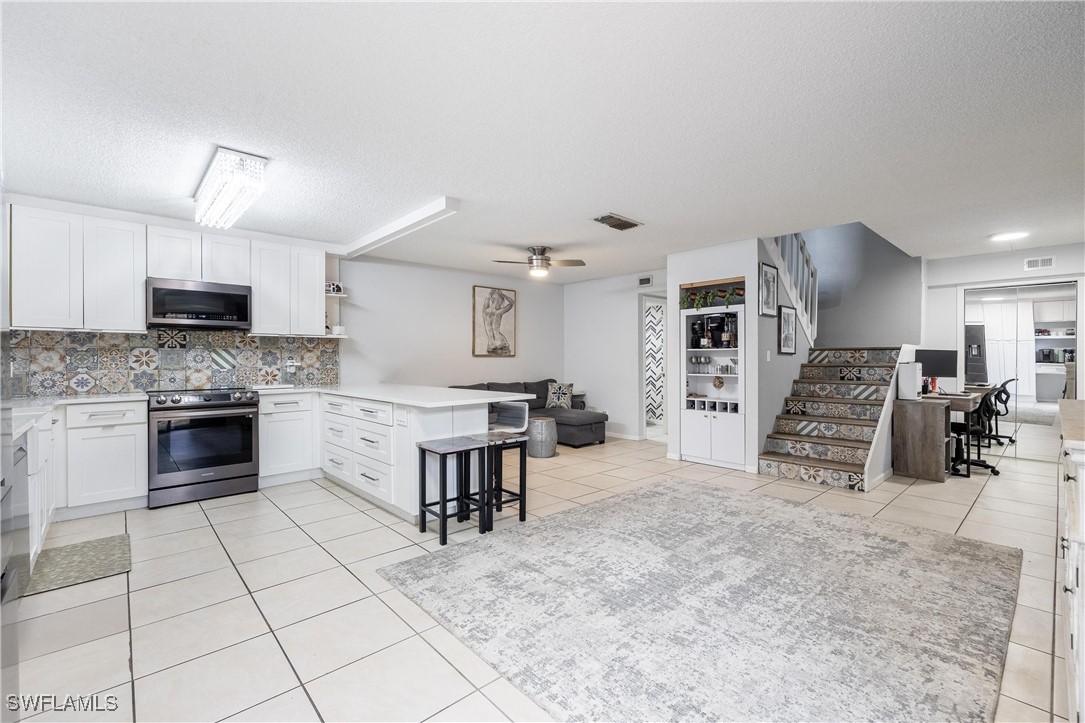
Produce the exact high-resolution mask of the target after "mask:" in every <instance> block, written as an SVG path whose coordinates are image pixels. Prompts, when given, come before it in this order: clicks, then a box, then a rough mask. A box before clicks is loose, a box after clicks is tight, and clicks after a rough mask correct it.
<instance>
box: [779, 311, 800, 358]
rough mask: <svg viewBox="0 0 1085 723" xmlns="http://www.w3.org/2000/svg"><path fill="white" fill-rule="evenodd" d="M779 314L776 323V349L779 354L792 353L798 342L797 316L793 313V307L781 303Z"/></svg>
mask: <svg viewBox="0 0 1085 723" xmlns="http://www.w3.org/2000/svg"><path fill="white" fill-rule="evenodd" d="M779 316H780V321H779V322H778V324H777V326H778V327H779V342H778V344H777V350H778V351H779V352H780V353H781V354H794V353H795V351H796V349H797V348H798V344H799V336H798V332H799V329H798V324H799V317H798V316H797V315H796V314H795V307H793V306H783V305H781V306H780V308H779Z"/></svg>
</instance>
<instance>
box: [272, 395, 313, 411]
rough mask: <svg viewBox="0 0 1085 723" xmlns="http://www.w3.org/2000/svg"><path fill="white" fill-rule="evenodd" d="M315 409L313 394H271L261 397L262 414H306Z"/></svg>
mask: <svg viewBox="0 0 1085 723" xmlns="http://www.w3.org/2000/svg"><path fill="white" fill-rule="evenodd" d="M312 408H313V395H312V394H269V395H267V396H266V397H260V414H267V413H268V412H304V411H305V410H307V409H312Z"/></svg>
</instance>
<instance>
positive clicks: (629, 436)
mask: <svg viewBox="0 0 1085 723" xmlns="http://www.w3.org/2000/svg"><path fill="white" fill-rule="evenodd" d="M607 436H608V437H614V438H615V439H630V440H632V441H634V442H640V441H642V440H643V439H644V437H641V436H638V435H636V434H618V433H617V432H610V431H608V432H607Z"/></svg>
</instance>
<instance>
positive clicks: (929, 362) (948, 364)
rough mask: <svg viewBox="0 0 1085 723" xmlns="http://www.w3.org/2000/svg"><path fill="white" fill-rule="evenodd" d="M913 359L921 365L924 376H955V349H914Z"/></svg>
mask: <svg viewBox="0 0 1085 723" xmlns="http://www.w3.org/2000/svg"><path fill="white" fill-rule="evenodd" d="M915 360H916V361H917V362H919V363H920V364H922V365H923V376H925V377H938V378H947V377H956V376H957V350H956V349H916V350H915Z"/></svg>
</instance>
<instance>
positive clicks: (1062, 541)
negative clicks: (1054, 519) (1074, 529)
mask: <svg viewBox="0 0 1085 723" xmlns="http://www.w3.org/2000/svg"><path fill="white" fill-rule="evenodd" d="M1059 547H1060V548H1061V549H1063V550H1069V549H1070V538H1069V537H1066V536H1063V537H1060V538H1059Z"/></svg>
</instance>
